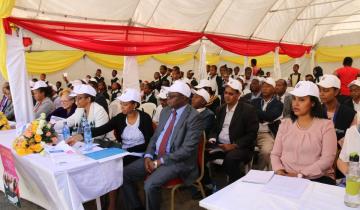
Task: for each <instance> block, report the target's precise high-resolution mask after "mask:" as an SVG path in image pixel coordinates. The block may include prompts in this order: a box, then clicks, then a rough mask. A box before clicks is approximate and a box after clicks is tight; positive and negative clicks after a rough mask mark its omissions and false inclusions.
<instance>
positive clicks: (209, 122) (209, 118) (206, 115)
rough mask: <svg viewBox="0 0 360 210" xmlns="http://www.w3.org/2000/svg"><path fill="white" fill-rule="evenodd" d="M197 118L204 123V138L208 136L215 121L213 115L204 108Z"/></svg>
mask: <svg viewBox="0 0 360 210" xmlns="http://www.w3.org/2000/svg"><path fill="white" fill-rule="evenodd" d="M199 117H200V118H201V120H202V121H203V122H204V130H205V134H206V137H207V136H209V134H210V132H211V130H212V128H213V125H214V120H215V114H214V113H213V112H212V111H211V110H210V109H208V108H205V110H204V111H202V112H200V113H199Z"/></svg>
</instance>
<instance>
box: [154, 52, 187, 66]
mask: <svg viewBox="0 0 360 210" xmlns="http://www.w3.org/2000/svg"><path fill="white" fill-rule="evenodd" d="M152 57H153V58H154V59H155V60H157V61H159V62H161V63H164V64H167V65H181V64H184V63H186V62H188V61H191V60H192V59H194V53H167V54H158V55H153V56H152Z"/></svg>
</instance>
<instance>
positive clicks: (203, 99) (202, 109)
mask: <svg viewBox="0 0 360 210" xmlns="http://www.w3.org/2000/svg"><path fill="white" fill-rule="evenodd" d="M209 101H210V94H209V93H208V92H207V91H206V90H205V89H199V90H196V91H195V93H194V95H193V97H192V99H191V106H192V107H193V108H194V109H196V110H197V111H198V112H199V113H200V114H199V117H200V118H201V120H202V121H203V122H204V126H205V127H204V130H205V134H206V136H208V135H209V133H210V131H211V129H212V127H213V124H214V120H215V115H214V113H213V112H212V111H211V110H210V109H208V108H206V104H207V103H209Z"/></svg>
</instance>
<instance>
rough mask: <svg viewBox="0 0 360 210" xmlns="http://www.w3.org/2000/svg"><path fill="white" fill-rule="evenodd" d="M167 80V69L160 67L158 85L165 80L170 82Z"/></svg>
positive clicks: (163, 66) (168, 75) (168, 76)
mask: <svg viewBox="0 0 360 210" xmlns="http://www.w3.org/2000/svg"><path fill="white" fill-rule="evenodd" d="M169 78H170V74H168V68H167V67H166V66H165V65H161V66H160V84H162V83H163V81H165V80H167V81H169V82H170V80H169Z"/></svg>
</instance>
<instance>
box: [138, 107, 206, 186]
mask: <svg viewBox="0 0 360 210" xmlns="http://www.w3.org/2000/svg"><path fill="white" fill-rule="evenodd" d="M171 112H172V108H170V107H165V108H164V109H163V110H162V111H161V114H160V119H159V125H158V127H157V128H156V130H155V133H154V135H153V136H152V137H151V139H150V143H149V146H148V148H147V150H146V152H145V154H150V155H152V156H154V155H155V151H156V142H157V140H158V138H159V136H160V134H161V132H162V131H163V130H164V127H165V124H166V122H167V120H168V119H169V117H170V115H171ZM202 128H203V122H202V121H201V119H200V117H199V113H198V111H196V110H195V109H194V108H192V107H191V106H190V105H186V107H185V110H184V112H183V113H182V115H181V117H180V119H179V120H178V122H177V124H176V126H175V127H174V129H173V135H172V137H171V139H170V144H171V146H170V153H169V154H166V155H164V156H163V157H162V158H163V160H164V165H174V164H175V165H176V168H178V169H179V171H180V174H179V176H180V178H181V179H182V180H184V182H185V184H192V183H193V182H194V180H195V179H196V178H197V177H198V166H197V151H198V144H199V140H200V135H201V132H202V130H201V129H202Z"/></svg>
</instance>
